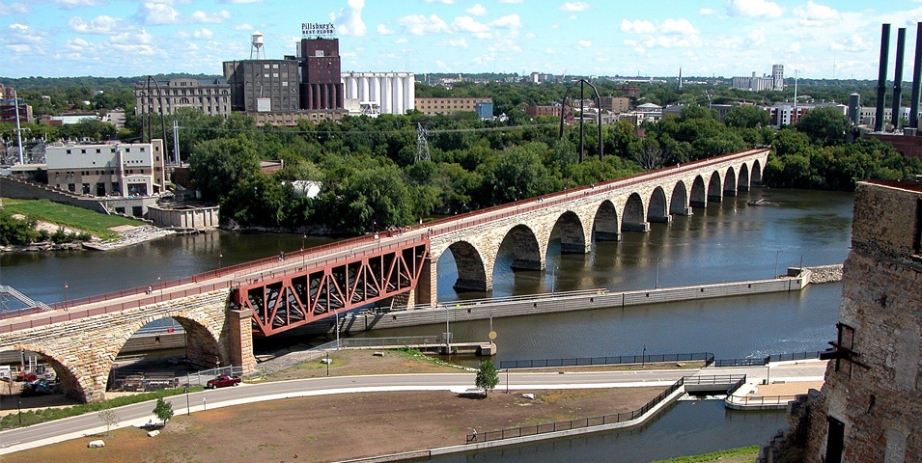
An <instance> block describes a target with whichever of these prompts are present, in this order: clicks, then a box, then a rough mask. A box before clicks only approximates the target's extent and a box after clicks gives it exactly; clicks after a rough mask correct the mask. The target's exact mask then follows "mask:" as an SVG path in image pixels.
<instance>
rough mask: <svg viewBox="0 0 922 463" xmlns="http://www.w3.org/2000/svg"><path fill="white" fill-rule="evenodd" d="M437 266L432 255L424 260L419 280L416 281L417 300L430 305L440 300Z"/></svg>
mask: <svg viewBox="0 0 922 463" xmlns="http://www.w3.org/2000/svg"><path fill="white" fill-rule="evenodd" d="M437 267H438V266H437V265H435V263H434V262H432V257H431V256H430V257H427V258H426V259H425V260H423V269H422V272H420V274H419V280H418V281H417V282H416V291H414V292H415V293H416V294H415V297H414V299H415V300H416V301H419V302H420V303H423V304H429V305H435V304H436V303H437V302H439V288H438V274H437Z"/></svg>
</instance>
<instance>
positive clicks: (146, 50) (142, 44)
mask: <svg viewBox="0 0 922 463" xmlns="http://www.w3.org/2000/svg"><path fill="white" fill-rule="evenodd" d="M153 42H154V37H153V36H152V35H151V34H149V33H148V32H147V31H146V30H144V29H141V30H140V31H132V32H124V33H121V34H115V35H112V36H110V37H109V46H110V47H111V48H114V49H116V50H118V51H121V52H124V53H134V54H137V55H145V56H149V55H154V54H157V52H156V50H155V49H154V47H153V45H151V44H152V43H153Z"/></svg>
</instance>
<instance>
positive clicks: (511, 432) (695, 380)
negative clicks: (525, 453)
mask: <svg viewBox="0 0 922 463" xmlns="http://www.w3.org/2000/svg"><path fill="white" fill-rule="evenodd" d="M745 378H746V375H711V376H684V377H682V378H680V379H679V380H678V381H676V382H675V383H673V384H672V385H671V386H669V387H668V388H666V390H664V391H663V392H661V393H659V394H658V395H657V396H656V397H654V398H653V399H650V401H649V402H647V403H646V404H644V406H642V407H640V408H638V409H636V410H631V411H629V412H621V413H615V414H611V415H602V416H596V417H592V418H582V419H578V420H569V421H557V422H554V423H545V424H536V425H533V426H521V427H518V428H507V429H503V430H500V431H488V432H484V433H478V434H467V436H466V438H465V441H466V442H467V443H468V444H471V443H475V442H478V443H479V442H490V441H497V440H503V439H513V438H517V437H526V436H533V435H537V434H546V433H550V432H558V431H569V430H571V429H579V428H589V427H593V426H602V425H607V424H616V423H621V422H625V421H631V420H634V419H637V418H639V417H642V416H643V415H644V414H646V413H647V412H649V411H650V410H652V409H653V408H654V407H656V406H657V405H659V404H660V403H661V402H662V401H664V400H666V398H668V397H669V396H670V395H672V394H673V393H674V392H675V391H677V390H678V389H679V388H680V387H684V386H685V385H686V384H696V385H697V384H724V383H730V384H736V383H738V382H739V381H743V382H745Z"/></svg>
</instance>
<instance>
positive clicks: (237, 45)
mask: <svg viewBox="0 0 922 463" xmlns="http://www.w3.org/2000/svg"><path fill="white" fill-rule="evenodd" d="M918 21H922V0H891V1H888V2H884V1H880V0H877V1H873V2H872V1H866V0H865V1H855V0H836V1H835V2H832V1H831V0H823V1H816V2H815V1H813V0H807V1H800V0H776V1H769V0H704V1H689V0H632V1H627V0H604V1H603V0H584V1H565V0H280V1H279V0H271V1H270V0H196V1H192V0H151V1H130V0H28V1H10V0H0V56H2V58H0V76H2V77H29V76H44V77H68V76H84V75H91V76H104V77H117V76H142V75H153V74H159V73H170V72H188V73H194V74H199V73H203V74H220V73H221V72H222V66H221V62H222V61H230V60H239V59H248V58H249V57H250V52H251V46H250V36H251V34H252V33H253V32H254V31H257V30H258V31H260V32H261V33H262V34H263V36H264V42H265V46H264V48H263V50H264V53H265V55H266V57H267V58H276V59H280V58H282V57H283V55H293V54H295V43H296V42H297V40H299V39H300V36H301V24H302V23H329V22H332V23H334V24H335V25H336V36H337V37H338V38H339V40H340V54H341V56H342V69H343V71H375V72H391V71H409V72H415V73H417V74H422V73H426V72H449V73H475V72H506V73H520V74H522V73H524V74H529V73H531V72H541V73H551V74H555V75H560V74H568V75H621V76H638V75H640V76H675V75H677V74H678V73H679V68H681V69H682V74H683V76H707V77H712V76H718V77H720V76H723V77H733V76H748V75H751V74H752V73H753V72H755V73H756V74H757V75H763V74H770V73H771V66H772V65H773V64H783V65H784V66H785V76H786V77H792V76H793V75H794V74H795V71H796V74H797V75H798V76H800V77H805V78H840V79H850V78H856V79H875V80H876V79H877V72H878V71H877V69H878V57H879V49H880V38H881V24H883V23H890V24H892V32H891V39H890V55H891V56H890V60H889V64H890V71H888V76H890V78H891V79H892V76H893V66H894V60H895V58H894V56H895V49H896V29H897V28H898V27H905V28H907V40H906V44H907V45H906V50H907V52H906V55H905V56H906V67H905V70H904V73H903V76H904V79H905V80H907V81H908V80H910V76H911V72H910V71H911V69H912V63H913V53H914V50H915V36H916V22H918Z"/></svg>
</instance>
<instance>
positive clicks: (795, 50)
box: [787, 42, 800, 53]
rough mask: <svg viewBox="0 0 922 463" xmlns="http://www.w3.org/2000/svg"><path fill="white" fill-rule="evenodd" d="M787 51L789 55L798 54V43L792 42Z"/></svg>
mask: <svg viewBox="0 0 922 463" xmlns="http://www.w3.org/2000/svg"><path fill="white" fill-rule="evenodd" d="M787 51H788V52H789V53H800V42H794V43H792V44H790V45H788V49H787Z"/></svg>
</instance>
